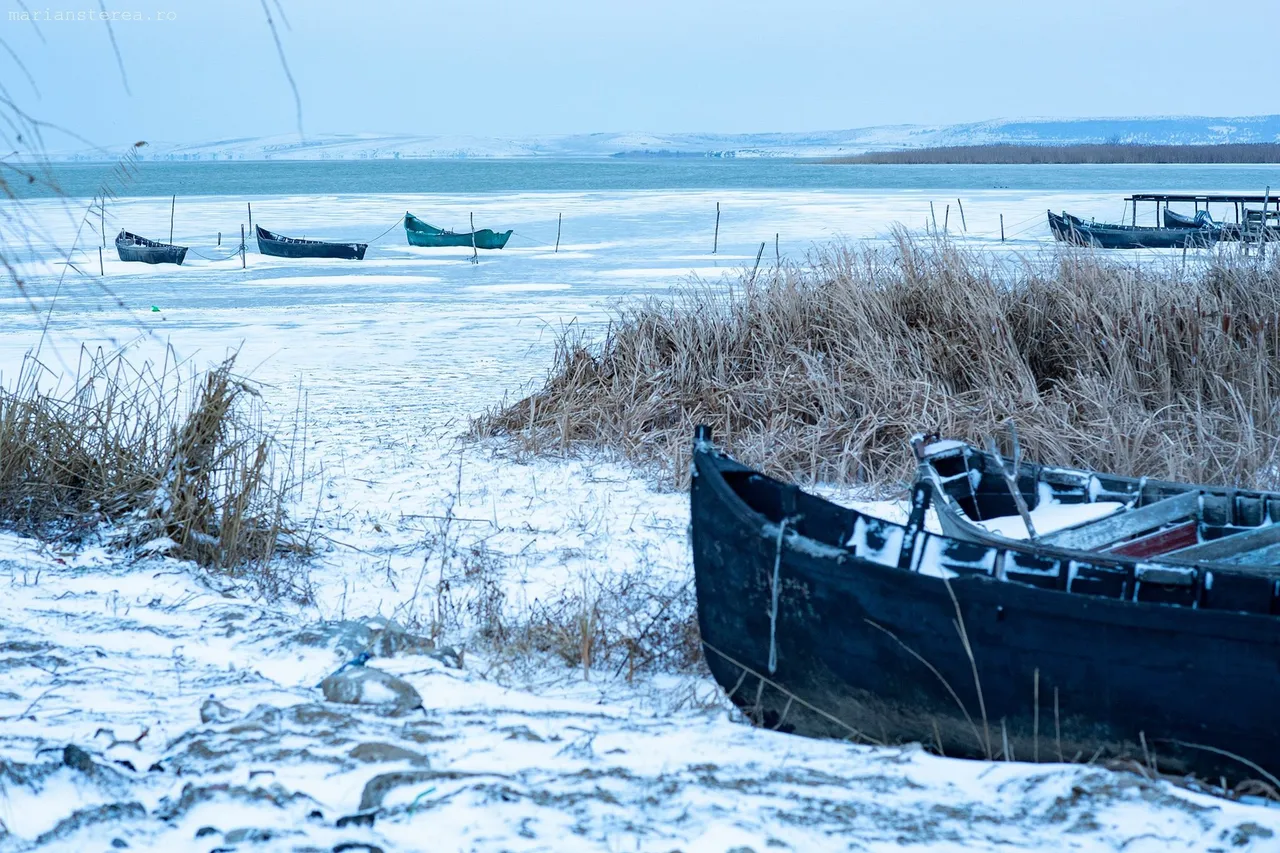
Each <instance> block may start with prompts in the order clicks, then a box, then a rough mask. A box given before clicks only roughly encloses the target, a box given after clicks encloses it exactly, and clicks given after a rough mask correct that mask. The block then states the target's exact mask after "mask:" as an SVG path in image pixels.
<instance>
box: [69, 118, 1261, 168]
mask: <svg viewBox="0 0 1280 853" xmlns="http://www.w3.org/2000/svg"><path fill="white" fill-rule="evenodd" d="M1277 138H1280V116H1275V115H1261V116H1237V117H1231V118H1228V117H1221V116H1218V117H1211V116H1146V117H1127V118H1126V117H1119V118H1081V119H1052V118H1022V119H992V120H989V121H977V122H966V123H964V124H952V125H914V124H900V125H882V126H878V127H861V128H854V129H848V130H826V131H811V132H797V133H645V132H623V133H579V134H559V135H552V136H531V137H515V138H490V137H479V136H420V135H413V134H378V133H351V134H320V135H313V136H309V137H307V138H299V137H298V136H297V135H296V134H288V135H283V136H274V137H250V138H241V139H217V140H210V141H208V142H198V143H171V142H153V143H151V144H150V145H149V147H148V148H147V149H146V150H145V151H143V152H141V156H142V157H143V158H144V159H148V160H344V159H354V160H371V159H395V158H401V157H435V158H457V157H467V158H506V157H548V158H550V157H561V158H581V157H611V156H617V155H633V154H668V155H670V154H682V155H695V156H697V155H700V156H709V157H838V156H841V155H849V154H861V153H863V152H866V151H885V150H892V149H900V148H927V147H935V146H944V145H987V144H992V143H1023V144H1031V145H1036V144H1057V145H1073V144H1079V143H1114V142H1124V143H1147V144H1167V145H1212V144H1216V143H1223V142H1274V141H1276V139H1277ZM57 156H58V157H59V159H88V160H98V159H101V158H102V152H101V151H100V150H88V151H85V150H75V151H65V152H60V153H59V154H58V155H57Z"/></svg>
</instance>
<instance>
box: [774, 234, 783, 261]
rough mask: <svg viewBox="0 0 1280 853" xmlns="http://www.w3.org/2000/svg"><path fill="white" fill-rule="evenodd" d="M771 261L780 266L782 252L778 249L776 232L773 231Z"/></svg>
mask: <svg viewBox="0 0 1280 853" xmlns="http://www.w3.org/2000/svg"><path fill="white" fill-rule="evenodd" d="M773 261H774V264H775V265H776V266H782V252H781V251H779V250H778V232H776V231H775V232H773Z"/></svg>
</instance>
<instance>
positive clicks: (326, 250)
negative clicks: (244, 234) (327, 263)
mask: <svg viewBox="0 0 1280 853" xmlns="http://www.w3.org/2000/svg"><path fill="white" fill-rule="evenodd" d="M255 228H256V231H257V238H258V251H259V252H261V253H262V254H264V255H271V256H272V257H277V258H338V259H340V260H347V261H362V260H364V253H365V249H367V248H368V244H367V243H328V242H325V241H323V240H301V239H298V238H296V237H284V236H281V235H279V234H273V233H272V232H270V231H268V230H267V229H265V228H263V227H261V226H255Z"/></svg>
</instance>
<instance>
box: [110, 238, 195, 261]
mask: <svg viewBox="0 0 1280 853" xmlns="http://www.w3.org/2000/svg"><path fill="white" fill-rule="evenodd" d="M116 254H117V255H119V257H120V260H122V261H126V262H128V263H139V264H178V265H181V264H182V262H183V261H184V260H186V257H187V247H186V246H174V245H172V244H170V243H157V242H156V241H154V240H148V239H146V238H145V237H139V236H137V235H136V234H130V233H129V232H128V231H121V232H120V233H119V234H118V235H117V236H116Z"/></svg>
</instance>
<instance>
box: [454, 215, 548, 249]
mask: <svg viewBox="0 0 1280 853" xmlns="http://www.w3.org/2000/svg"><path fill="white" fill-rule="evenodd" d="M562 224H564V214H563V213H557V214H556V251H555V253H556V254H559V252H560V226H561V225H562ZM471 230H472V231H475V230H476V229H474V228H472V229H471ZM473 239H474V238H473Z"/></svg>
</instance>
